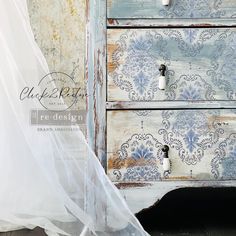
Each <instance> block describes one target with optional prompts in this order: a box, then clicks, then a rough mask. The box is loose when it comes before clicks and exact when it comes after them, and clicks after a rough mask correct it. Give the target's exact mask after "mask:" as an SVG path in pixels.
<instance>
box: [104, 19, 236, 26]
mask: <svg viewBox="0 0 236 236" xmlns="http://www.w3.org/2000/svg"><path fill="white" fill-rule="evenodd" d="M107 26H108V27H112V28H119V27H127V28H129V27H139V28H142V27H170V28H173V27H175V28H176V27H227V26H228V27H233V26H234V27H235V26H236V21H235V18H230V19H220V18H219V19H214V18H211V19H194V20H192V19H176V18H171V19H158V20H155V19H151V18H150V19H146V18H145V19H139V18H129V19H128V18H127V19H107Z"/></svg>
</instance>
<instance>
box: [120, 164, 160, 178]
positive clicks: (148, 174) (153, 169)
mask: <svg viewBox="0 0 236 236" xmlns="http://www.w3.org/2000/svg"><path fill="white" fill-rule="evenodd" d="M160 179H161V174H160V172H159V170H158V167H157V166H148V165H146V166H133V167H129V168H127V172H126V173H125V174H124V178H123V180H124V181H157V180H160Z"/></svg>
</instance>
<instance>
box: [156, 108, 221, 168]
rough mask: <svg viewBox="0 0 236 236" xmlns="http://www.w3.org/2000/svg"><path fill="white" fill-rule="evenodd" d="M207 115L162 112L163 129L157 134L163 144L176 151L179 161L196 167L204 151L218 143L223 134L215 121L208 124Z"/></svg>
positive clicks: (187, 112)
mask: <svg viewBox="0 0 236 236" xmlns="http://www.w3.org/2000/svg"><path fill="white" fill-rule="evenodd" d="M208 116H209V114H208V113H207V112H206V111H201V110H196V111H192V110H183V111H163V112H162V119H163V121H162V124H163V125H164V129H159V131H158V133H159V134H160V135H162V136H163V139H164V142H165V143H166V144H168V145H170V147H172V148H174V149H176V150H177V151H178V155H179V157H180V159H181V160H182V161H183V162H184V163H186V164H188V165H196V164H197V163H198V162H200V161H201V159H202V158H203V156H204V151H205V150H206V149H208V148H211V147H212V146H213V145H214V144H215V143H217V142H218V140H219V137H220V136H221V135H222V134H223V133H224V130H223V129H222V128H218V127H217V125H216V124H215V121H214V120H213V122H212V123H211V124H209V121H208Z"/></svg>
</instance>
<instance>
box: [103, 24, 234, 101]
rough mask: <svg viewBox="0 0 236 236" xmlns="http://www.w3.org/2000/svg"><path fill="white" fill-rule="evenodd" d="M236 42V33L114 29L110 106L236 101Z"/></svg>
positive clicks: (111, 33)
mask: <svg viewBox="0 0 236 236" xmlns="http://www.w3.org/2000/svg"><path fill="white" fill-rule="evenodd" d="M235 42H236V30H235V29H234V28H186V29H109V30H108V43H107V44H108V45H107V48H108V65H107V66H108V84H107V86H108V101H153V100H154V101H158V100H159V101H164V100H168V101H184V100H188V101H192V100H193V101H196V100H198V101H204V100H205V101H211V100H235V99H236V81H235V79H234V78H235V76H236V66H235V55H236V47H235ZM161 64H165V65H166V66H167V73H166V74H167V75H166V79H167V88H166V89H165V90H164V91H163V90H159V89H158V78H159V75H160V72H159V70H158V69H159V67H160V65H161Z"/></svg>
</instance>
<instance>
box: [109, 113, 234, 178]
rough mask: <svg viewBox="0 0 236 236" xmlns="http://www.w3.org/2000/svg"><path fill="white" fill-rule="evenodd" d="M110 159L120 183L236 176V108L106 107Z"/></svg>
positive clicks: (111, 172) (110, 168) (110, 173)
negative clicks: (166, 164) (166, 170)
mask: <svg viewBox="0 0 236 236" xmlns="http://www.w3.org/2000/svg"><path fill="white" fill-rule="evenodd" d="M163 145H168V146H169V148H170V150H169V158H170V161H171V173H170V174H169V175H168V176H167V177H165V175H164V171H163V165H162V163H163V152H162V150H161V149H162V147H163ZM107 158H108V168H107V169H108V175H109V177H110V178H111V180H112V181H118V182H119V181H120V182H124V181H127V182H137V181H160V180H216V179H236V109H235V110H231V109H224V110H220V109H212V110H204V109H203V110H197V109H192V110H164V111H161V110H152V111H150V110H135V111H129V110H126V111H125V110H116V111H108V112H107Z"/></svg>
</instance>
